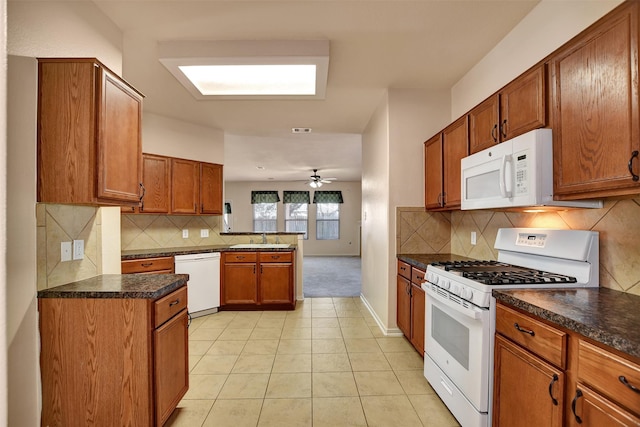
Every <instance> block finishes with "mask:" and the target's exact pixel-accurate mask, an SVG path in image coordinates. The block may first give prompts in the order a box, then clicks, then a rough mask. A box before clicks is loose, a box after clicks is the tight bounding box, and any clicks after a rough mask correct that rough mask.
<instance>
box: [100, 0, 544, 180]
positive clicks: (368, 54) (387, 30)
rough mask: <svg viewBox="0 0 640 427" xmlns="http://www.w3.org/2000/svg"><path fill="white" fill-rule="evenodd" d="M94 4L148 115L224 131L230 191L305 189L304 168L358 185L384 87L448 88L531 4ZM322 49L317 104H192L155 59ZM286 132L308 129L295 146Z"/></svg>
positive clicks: (268, 0)
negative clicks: (239, 43) (239, 184)
mask: <svg viewBox="0 0 640 427" xmlns="http://www.w3.org/2000/svg"><path fill="white" fill-rule="evenodd" d="M92 1H93V2H94V3H95V4H96V5H97V6H98V7H99V8H100V9H101V10H102V12H103V13H104V14H105V15H106V16H107V17H109V18H110V19H111V20H112V21H113V22H114V23H115V25H116V26H118V27H119V28H120V29H121V30H122V31H123V35H124V42H123V76H124V77H125V78H126V79H127V81H129V82H130V83H131V84H133V85H134V86H135V87H136V88H137V89H139V90H141V91H142V92H143V93H144V94H145V96H146V98H145V103H144V108H145V111H149V112H152V113H155V114H160V115H164V116H169V117H173V118H176V119H180V120H184V121H186V122H191V123H194V124H199V125H204V126H210V127H214V128H218V129H222V130H224V132H225V135H226V136H225V162H224V163H225V180H231V181H261V180H267V179H274V180H277V181H295V180H303V179H306V178H308V177H309V175H311V174H312V169H318V170H319V174H320V175H322V176H323V177H328V176H331V177H336V178H338V179H339V180H346V181H354V180H360V176H361V155H360V152H361V142H360V141H361V139H360V134H361V133H362V132H363V130H364V129H365V127H366V125H367V123H368V121H369V119H370V117H371V115H372V114H373V112H374V110H375V108H376V107H377V105H378V104H379V102H380V101H381V99H382V96H383V94H384V91H385V90H386V89H387V88H423V89H434V90H441V89H449V88H451V86H452V85H453V84H454V83H455V82H456V81H458V80H459V79H460V78H461V77H462V76H463V75H464V74H465V73H466V72H467V71H468V70H469V69H470V68H471V67H472V66H473V65H474V64H475V63H476V62H478V61H479V60H480V59H481V58H482V57H483V56H484V55H485V54H486V53H487V52H488V51H489V50H490V49H491V48H492V47H493V46H495V45H496V44H497V43H498V41H500V40H501V39H502V38H503V37H504V36H505V35H506V34H507V33H508V32H509V31H510V30H511V29H512V28H513V27H514V26H515V25H516V24H517V23H518V22H519V21H520V20H521V19H522V18H523V17H524V16H525V15H526V14H527V13H528V12H529V11H531V9H532V8H533V7H534V6H535V5H536V4H537V3H538V2H539V0H496V1H491V0H469V1H464V0H415V1H408V0H376V1H367V0H347V1H330V0H316V1H311V0H289V1H275V0H256V1H244V0H225V1H218V0H199V1H198V0H197V1H186V0H176V1H171V0H161V1H154V0H142V1H116V0H92ZM318 39H320V40H329V42H330V59H329V76H328V82H327V90H326V98H325V99H324V100H257V101H256V100H243V101H238V100H207V101H202V100H196V99H195V98H194V97H193V96H192V95H191V94H190V93H189V92H188V91H187V89H185V87H184V86H182V85H181V84H180V83H179V82H178V81H177V80H176V79H175V78H174V77H173V76H172V75H171V74H170V73H169V71H168V70H167V69H166V68H165V67H164V66H163V65H162V64H161V63H160V61H159V59H158V48H157V45H158V42H164V41H189V40H192V41H203V40H318ZM292 127H309V128H312V129H313V130H312V133H311V134H303V135H293V134H291V128H292ZM425 137H428V135H425ZM258 166H260V167H262V168H263V169H258V168H257V167H258Z"/></svg>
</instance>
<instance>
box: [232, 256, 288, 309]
mask: <svg viewBox="0 0 640 427" xmlns="http://www.w3.org/2000/svg"><path fill="white" fill-rule="evenodd" d="M221 276H222V277H221V281H220V282H221V283H220V299H221V303H220V305H221V307H220V308H221V309H222V310H225V309H226V310H238V309H260V310H268V309H294V308H295V305H296V299H295V297H296V293H295V265H294V256H293V251H277V252H271V251H258V252H236V251H230V252H223V254H222V268H221Z"/></svg>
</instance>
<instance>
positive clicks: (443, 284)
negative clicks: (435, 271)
mask: <svg viewBox="0 0 640 427" xmlns="http://www.w3.org/2000/svg"><path fill="white" fill-rule="evenodd" d="M450 286H451V282H450V281H449V280H446V279H442V281H441V282H440V287H441V288H443V289H449V287H450Z"/></svg>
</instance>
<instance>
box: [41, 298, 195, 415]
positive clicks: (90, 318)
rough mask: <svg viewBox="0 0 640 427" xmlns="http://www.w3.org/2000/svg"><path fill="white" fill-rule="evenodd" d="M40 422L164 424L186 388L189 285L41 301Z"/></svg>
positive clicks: (187, 383)
mask: <svg viewBox="0 0 640 427" xmlns="http://www.w3.org/2000/svg"><path fill="white" fill-rule="evenodd" d="M38 308H39V321H40V337H41V354H40V367H41V372H42V425H46V426H52V427H53V426H74V425H105V426H106V425H110V426H116V425H118V426H125V425H129V426H162V425H163V424H164V423H165V421H166V420H167V419H168V418H169V416H170V415H171V413H172V412H173V410H174V409H175V407H176V405H177V404H178V402H179V401H180V400H181V399H182V397H183V396H184V395H185V393H186V392H187V390H188V388H189V356H188V346H189V342H188V332H187V327H188V315H187V287H186V286H182V287H180V288H178V289H176V290H175V291H173V292H171V293H169V294H167V295H165V296H163V297H161V298H159V299H157V300H150V299H143V298H65V297H60V298H39V299H38Z"/></svg>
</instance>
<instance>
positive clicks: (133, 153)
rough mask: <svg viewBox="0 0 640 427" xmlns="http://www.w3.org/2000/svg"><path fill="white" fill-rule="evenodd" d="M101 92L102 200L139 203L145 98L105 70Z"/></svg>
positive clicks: (99, 159)
mask: <svg viewBox="0 0 640 427" xmlns="http://www.w3.org/2000/svg"><path fill="white" fill-rule="evenodd" d="M99 70H100V72H101V78H100V91H99V92H98V123H99V125H98V148H97V150H98V152H97V155H98V165H97V174H98V176H97V179H98V191H97V197H98V198H99V199H107V200H113V201H122V202H135V203H137V202H138V201H139V200H140V195H141V192H140V183H141V182H142V138H141V135H140V133H141V127H142V124H141V123H142V96H140V95H139V94H138V93H137V92H136V91H134V90H133V89H131V88H130V87H129V86H127V85H126V84H125V83H124V82H123V81H122V80H120V79H119V78H118V77H117V76H115V75H113V74H111V73H110V72H109V71H108V70H106V69H104V68H99Z"/></svg>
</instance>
